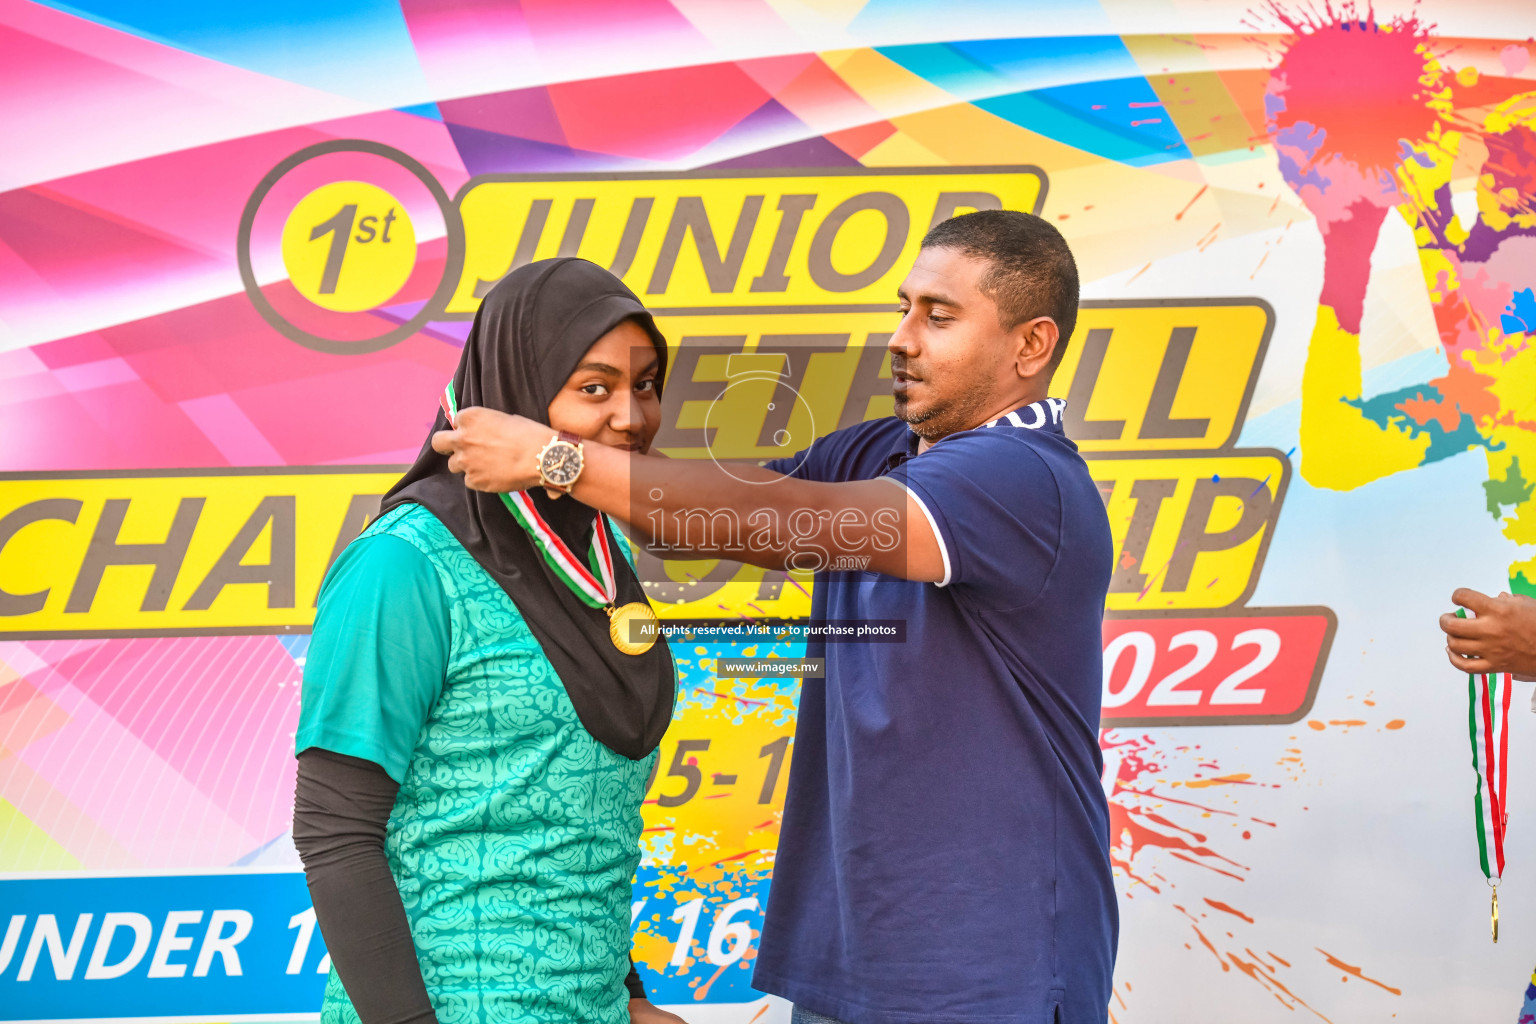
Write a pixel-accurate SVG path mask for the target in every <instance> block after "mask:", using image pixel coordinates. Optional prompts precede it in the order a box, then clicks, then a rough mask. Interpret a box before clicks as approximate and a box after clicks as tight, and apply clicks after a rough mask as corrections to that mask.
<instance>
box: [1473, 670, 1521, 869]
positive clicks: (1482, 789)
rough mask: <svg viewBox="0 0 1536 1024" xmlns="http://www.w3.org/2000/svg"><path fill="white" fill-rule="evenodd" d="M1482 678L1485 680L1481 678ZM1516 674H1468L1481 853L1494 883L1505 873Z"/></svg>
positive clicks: (1479, 848) (1483, 864)
mask: <svg viewBox="0 0 1536 1024" xmlns="http://www.w3.org/2000/svg"><path fill="white" fill-rule="evenodd" d="M1479 678H1480V679H1481V681H1479ZM1513 689H1514V681H1513V679H1512V677H1511V676H1510V675H1509V674H1508V673H1505V674H1504V675H1503V677H1502V678H1501V677H1500V676H1497V675H1491V674H1484V675H1483V676H1481V677H1478V676H1473V675H1469V676H1467V698H1468V704H1469V714H1468V730H1469V732H1470V734H1471V739H1472V767H1474V768H1476V769H1477V791H1476V793H1475V794H1474V798H1473V805H1474V807H1475V808H1476V810H1477V855H1478V860H1479V861H1480V862H1481V866H1482V869H1483V875H1484V876H1485V877H1486V878H1487V879H1488V880H1489V881H1490V882H1492V883H1493V884H1494V885H1498V884H1499V879H1500V878H1501V877H1502V876H1503V874H1504V827H1505V824H1506V822H1507V813H1508V812H1507V810H1506V806H1507V805H1506V803H1505V794H1506V793H1507V792H1508V782H1509V769H1508V764H1507V755H1508V753H1509V728H1508V723H1509V697H1510V691H1512V690H1513Z"/></svg>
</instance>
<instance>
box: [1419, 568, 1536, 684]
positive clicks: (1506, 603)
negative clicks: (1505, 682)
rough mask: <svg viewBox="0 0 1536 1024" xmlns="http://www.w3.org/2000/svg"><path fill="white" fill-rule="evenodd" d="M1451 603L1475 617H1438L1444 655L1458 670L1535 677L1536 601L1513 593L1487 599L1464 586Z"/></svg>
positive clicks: (1450, 614) (1453, 595)
mask: <svg viewBox="0 0 1536 1024" xmlns="http://www.w3.org/2000/svg"><path fill="white" fill-rule="evenodd" d="M1451 601H1452V603H1454V604H1457V605H1460V606H1461V607H1463V608H1465V609H1467V610H1468V611H1470V612H1472V613H1473V614H1474V615H1475V616H1476V618H1465V619H1463V618H1461V617H1460V616H1457V615H1455V614H1454V613H1452V612H1447V613H1445V614H1444V615H1442V616H1440V628H1441V629H1442V630H1444V631H1445V634H1446V653H1447V655H1448V656H1449V658H1450V659H1451V664H1452V665H1454V666H1456V669H1457V671H1459V672H1469V673H1472V674H1474V675H1477V674H1481V673H1484V672H1488V673H1497V672H1511V673H1513V674H1515V675H1516V676H1520V677H1522V678H1523V677H1527V676H1536V600H1532V599H1531V598H1529V597H1522V596H1518V595H1514V594H1500V595H1499V596H1498V597H1489V596H1487V595H1486V594H1480V593H1478V592H1477V591H1475V590H1468V589H1467V588H1465V587H1463V588H1461V589H1460V590H1458V591H1456V593H1454V594H1452V595H1451Z"/></svg>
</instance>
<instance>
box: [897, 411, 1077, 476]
mask: <svg viewBox="0 0 1536 1024" xmlns="http://www.w3.org/2000/svg"><path fill="white" fill-rule="evenodd" d="M1066 411H1067V403H1066V400H1065V399H1062V398H1042V399H1041V400H1040V401H1038V402H1030V403H1029V404H1028V405H1021V406H1019V407H1018V408H1017V409H1013V410H1010V411H1009V412H1005V413H1003V414H1002V415H1001V416H999V417H998V418H997V419H995V420H992V421H990V422H988V423H983V424H982V425H981V427H979V428H977V429H984V428H986V427H996V426H999V425H1003V426H1012V427H1023V428H1024V429H1025V430H1044V431H1046V432H1047V433H1051V434H1061V433H1064V432H1065V431H1064V430H1063V429H1062V418H1063V416H1064V415H1065V413H1066ZM922 440H923V439H922V438H920V437H918V436H917V434H915V433H913V432H912V431H911V430H908V431H907V432H906V433H905V434H903V435H902V436H901V437H900V438H899V439H898V440H897V442H896V446H895V447H894V448H892V449H891V453H890V454H889V455H887V456H886V458H885V471H886V472H887V473H889V472H890V471H891V470H893V469H895V468H896V467H897V466H899V465H901V464H902V463H903V462H906V461H907V460H908V459H910V458H912V457H913V456H914V455H916V454H917V449H918V445H920V444H921V443H922Z"/></svg>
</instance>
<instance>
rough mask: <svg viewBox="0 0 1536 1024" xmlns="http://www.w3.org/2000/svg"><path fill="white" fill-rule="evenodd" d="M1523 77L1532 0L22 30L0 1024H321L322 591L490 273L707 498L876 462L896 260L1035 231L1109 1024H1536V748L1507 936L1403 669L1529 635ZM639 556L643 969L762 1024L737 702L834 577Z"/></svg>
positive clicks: (38, 24) (1454, 729) (433, 7)
mask: <svg viewBox="0 0 1536 1024" xmlns="http://www.w3.org/2000/svg"><path fill="white" fill-rule="evenodd" d="M1533 57H1536V9H1533V8H1532V7H1531V5H1530V4H1528V3H1522V2H1516V0H1479V2H1463V3H1456V4H1452V3H1449V2H1446V0H1422V2H1420V3H1409V2H1406V0H1403V2H1390V3H1387V2H1384V3H1380V4H1376V5H1373V6H1365V7H1359V6H1356V5H1354V4H1351V3H1347V2H1335V3H1331V4H1330V3H1325V4H1322V5H1318V4H1315V3H1301V2H1294V3H1293V2H1288V0H1267V2H1264V3H1245V2H1234V3H1228V2H1204V3H1198V4H1197V3H1193V2H1187V0H1169V2H1167V3H1161V4H1145V3H1133V2H1130V0H1054V2H1050V3H1046V2H1034V0H969V2H965V0H962V2H954V3H947V4H943V5H940V6H936V5H933V4H919V3H914V2H911V0H741V2H734V3H728V4H723V3H716V2H711V0H465V2H461V3H438V2H429V0H398V2H395V0H389V2H386V0H348V2H345V3H344V2H341V0H306V2H303V3H299V2H296V0H278V2H271V3H263V4H255V5H233V6H231V5H217V4H214V5H210V4H190V3H180V2H163V3H148V2H137V3H135V2H131V0H78V2H74V3H55V2H47V3H34V2H27V0H0V68H4V69H5V72H4V77H3V79H0V81H3V83H4V84H3V89H4V92H3V102H0V134H3V137H4V138H5V139H7V140H8V141H7V143H6V145H5V147H4V151H3V156H0V439H3V443H0V1019H5V1020H33V1021H36V1020H56V1021H64V1020H71V1021H76V1020H101V1019H112V1018H123V1019H136V1020H156V1021H170V1020H180V1021H187V1022H204V1021H206V1022H210V1024H211V1022H213V1021H227V1020H232V1019H243V1020H312V1019H314V1018H315V1014H316V1013H317V1012H318V1007H319V1001H320V993H321V988H322V986H323V983H324V972H325V971H326V970H328V968H329V962H328V959H327V958H326V954H325V950H324V942H323V939H322V937H321V936H320V934H319V932H318V929H317V928H316V927H315V925H314V916H313V910H312V909H311V908H310V906H309V904H308V901H307V892H306V890H305V888H304V885H303V878H302V874H301V873H300V871H299V862H298V857H297V854H296V853H295V851H294V849H293V844H292V842H291V839H290V835H289V827H290V826H289V822H290V818H291V813H292V792H293V783H294V759H293V749H292V748H293V735H294V730H295V723H296V721H297V714H298V699H299V681H300V678H301V675H302V672H303V666H304V659H305V654H306V651H307V648H308V631H309V629H310V627H311V624H312V622H313V619H314V610H315V601H316V593H317V591H318V588H319V585H320V581H321V579H322V578H323V576H324V573H325V571H326V569H327V568H328V566H329V565H330V564H331V562H332V561H333V560H334V559H335V557H336V556H337V554H338V553H339V552H340V551H341V549H342V548H343V547H345V545H346V544H347V543H348V542H349V541H350V540H351V539H352V538H353V537H355V536H356V535H357V534H358V532H359V531H361V530H362V529H363V528H364V527H365V526H366V524H367V523H368V522H369V520H370V519H371V518H372V517H373V516H374V515H376V513H377V510H378V505H379V501H380V498H381V496H382V495H383V494H384V492H385V491H386V490H387V489H388V487H389V486H390V485H391V483H392V482H393V480H394V479H395V478H396V477H397V476H398V474H399V472H400V471H401V469H402V467H403V466H404V465H405V464H408V463H409V462H410V461H412V459H413V458H414V457H415V455H416V453H417V451H418V449H419V447H420V445H421V443H422V440H423V438H424V437H425V435H426V433H427V431H428V429H429V427H430V425H431V423H432V421H433V417H434V415H435V413H436V410H437V407H438V397H439V393H440V391H441V389H442V387H443V383H444V381H445V380H447V379H448V378H449V377H450V376H451V373H452V370H453V368H454V366H455V365H456V363H457V361H458V358H459V352H460V349H461V348H462V346H463V344H464V340H465V337H466V335H467V332H468V330H469V322H470V319H471V318H472V317H473V315H474V312H475V310H476V308H477V306H478V304H479V302H480V300H481V298H482V297H483V296H484V295H485V293H486V291H487V290H488V289H489V287H490V286H491V285H492V284H494V283H495V281H497V280H498V279H500V278H501V277H502V276H503V275H505V274H506V273H507V272H509V271H510V270H512V269H514V268H516V267H518V266H520V265H522V264H524V263H527V262H529V261H531V260H536V259H543V258H546V257H552V256H557V255H579V256H582V257H585V258H587V259H590V260H592V261H594V262H596V263H599V264H601V265H602V266H605V267H608V268H610V269H611V270H612V271H613V272H614V273H615V274H618V275H619V276H621V277H622V278H623V279H624V280H625V282H626V283H627V284H628V285H629V286H630V287H631V288H632V289H633V290H634V291H635V292H636V293H637V294H638V295H639V296H640V297H641V298H642V300H643V301H645V303H646V304H647V305H648V306H649V307H650V308H651V309H653V310H654V312H655V314H656V318H657V323H658V325H659V326H660V327H661V329H662V331H663V332H664V333H665V334H666V336H667V338H668V339H669V342H670V343H671V344H672V345H673V346H674V348H673V353H672V359H671V360H670V369H669V377H668V381H667V387H666V395H667V401H666V403H665V410H664V418H663V425H662V430H661V433H660V435H659V436H658V438H657V442H656V446H657V447H658V448H659V449H661V450H662V451H664V452H665V453H666V454H668V455H669V456H671V457H674V458H689V459H714V460H716V461H718V462H720V463H721V464H722V465H724V466H726V467H727V468H729V467H730V466H731V465H732V464H733V463H736V462H743V463H755V462H757V461H759V460H762V459H765V458H771V457H775V456H778V455H782V454H787V453H790V452H793V451H796V450H798V449H800V448H802V447H804V446H805V445H807V444H809V443H810V442H811V441H812V440H813V439H814V438H816V437H818V436H822V435H824V434H826V433H828V432H829V431H832V430H835V429H838V428H840V427H845V426H849V425H851V424H855V423H858V422H861V421H863V420H866V419H870V418H875V417H880V416H885V415H889V414H890V413H891V410H892V403H891V396H890V364H889V356H888V354H887V352H886V349H885V342H886V341H887V339H888V338H889V336H890V334H891V332H892V331H893V330H894V328H895V325H896V322H897V315H896V313H895V308H896V307H895V289H896V286H897V285H898V284H899V282H900V281H901V279H902V278H903V276H904V275H905V273H906V271H907V269H908V267H909V266H910V264H911V262H912V259H913V257H914V255H915V253H916V252H917V249H918V246H919V242H920V239H921V238H922V236H923V234H924V232H926V231H927V229H928V228H929V227H930V226H931V225H933V224H934V223H937V222H938V221H941V220H943V219H945V218H946V217H949V216H952V215H954V214H956V213H962V212H966V211H969V210H976V209H994V208H1007V209H1017V210H1026V211H1031V212H1034V213H1037V214H1039V215H1040V216H1042V217H1046V218H1048V219H1049V220H1050V221H1051V222H1052V223H1053V224H1056V225H1057V226H1058V227H1060V229H1061V230H1062V231H1063V232H1064V233H1065V235H1066V236H1067V238H1068V240H1069V241H1070V242H1071V244H1072V246H1073V249H1074V252H1075V253H1076V255H1077V258H1078V262H1079V267H1080V270H1081V274H1082V279H1083V282H1084V288H1083V296H1084V302H1083V311H1082V315H1081V318H1080V321H1079V325H1078V328H1077V330H1076V332H1075V334H1074V336H1073V337H1072V339H1071V341H1070V347H1069V349H1068V352H1067V354H1066V357H1065V360H1064V362H1063V363H1062V365H1061V368H1060V370H1059V372H1058V374H1057V377H1056V379H1055V382H1054V384H1053V388H1052V394H1053V396H1054V397H1056V398H1060V399H1064V400H1065V401H1066V407H1065V408H1066V413H1065V415H1066V422H1067V430H1068V433H1069V435H1070V436H1072V437H1073V438H1075V439H1076V441H1077V443H1078V444H1079V446H1080V447H1081V449H1082V451H1083V452H1084V454H1085V456H1086V457H1087V459H1088V463H1089V467H1090V470H1091V472H1092V475H1093V478H1094V479H1095V481H1097V482H1098V484H1099V487H1100V491H1101V493H1102V494H1103V497H1104V500H1105V503H1106V506H1107V508H1108V510H1109V516H1110V520H1111V525H1112V528H1113V532H1114V539H1115V544H1116V555H1117V562H1116V570H1115V575H1114V579H1113V582H1112V584H1111V589H1110V595H1109V600H1108V616H1107V619H1106V622H1105V629H1104V653H1105V669H1104V691H1103V693H1104V719H1103V729H1102V732H1101V746H1102V748H1103V752H1104V757H1105V773H1104V778H1103V784H1104V788H1105V792H1106V794H1107V795H1108V798H1109V801H1110V807H1111V815H1112V830H1113V831H1112V841H1113V860H1114V868H1115V878H1116V883H1117V885H1118V887H1119V892H1120V896H1121V900H1120V907H1121V915H1122V933H1121V944H1120V955H1119V962H1118V965H1117V971H1116V983H1115V991H1114V999H1113V1001H1112V1003H1111V1006H1110V1016H1111V1019H1112V1020H1113V1021H1114V1022H1115V1024H1133V1022H1164V1021H1169V1020H1180V1021H1187V1022H1190V1024H1202V1022H1209V1024H1230V1022H1232V1021H1237V1020H1241V1021H1245V1022H1246V1021H1252V1022H1259V1024H1263V1022H1270V1021H1293V1020H1296V1019H1297V1018H1298V1015H1300V1016H1305V1017H1309V1018H1317V1019H1320V1020H1324V1021H1334V1022H1343V1021H1354V1020H1387V1019H1395V1020H1401V1021H1418V1020H1422V1021H1431V1020H1433V1021H1442V1020H1458V1021H1472V1020H1476V1021H1479V1022H1481V1021H1501V1020H1509V1021H1515V1020H1516V1019H1517V1018H1519V1015H1520V1013H1521V1000H1522V992H1523V991H1524V986H1525V985H1526V983H1527V981H1528V979H1529V975H1530V970H1531V966H1532V963H1533V962H1536V864H1532V863H1531V862H1530V860H1529V858H1527V857H1524V856H1523V855H1522V851H1525V850H1530V849H1536V845H1533V844H1536V831H1533V828H1532V826H1531V825H1530V824H1528V821H1529V820H1530V819H1531V817H1532V814H1531V812H1532V811H1533V810H1536V758H1533V757H1532V756H1531V754H1530V753H1529V751H1530V749H1531V744H1532V743H1533V742H1536V728H1533V725H1536V719H1533V718H1532V717H1531V716H1529V715H1528V714H1526V713H1524V712H1523V711H1522V708H1523V707H1524V705H1525V704H1526V702H1527V700H1528V699H1529V697H1530V692H1529V686H1528V685H1527V684H1521V683H1515V684H1513V685H1514V687H1515V692H1514V694H1513V700H1512V703H1511V708H1512V710H1511V712H1510V714H1509V716H1508V717H1507V718H1501V719H1500V721H1501V722H1502V723H1503V725H1502V726H1501V727H1502V728H1503V729H1505V730H1506V731H1507V744H1508V756H1507V758H1505V757H1503V756H1502V755H1501V757H1500V766H1501V767H1500V771H1501V773H1507V780H1508V794H1507V799H1506V802H1504V803H1503V804H1502V812H1503V813H1504V814H1505V815H1507V825H1506V826H1505V827H1506V828H1507V832H1501V834H1503V835H1506V837H1507V841H1506V844H1505V846H1504V849H1505V851H1506V854H1507V857H1506V864H1505V869H1504V874H1503V881H1502V886H1501V889H1502V891H1501V893H1500V905H1501V918H1502V923H1501V935H1500V942H1499V943H1498V945H1496V946H1493V945H1491V944H1490V942H1489V934H1488V928H1489V921H1488V896H1487V889H1486V886H1485V881H1484V879H1483V878H1482V877H1480V874H1479V872H1478V871H1477V870H1476V869H1475V864H1476V860H1475V857H1476V855H1477V846H1476V837H1477V835H1478V831H1477V822H1476V821H1474V820H1471V819H1472V818H1473V811H1472V809H1471V808H1473V807H1475V806H1476V805H1475V801H1474V800H1473V799H1470V798H1472V797H1473V796H1474V794H1475V791H1476V781H1477V780H1476V773H1475V772H1474V771H1472V770H1471V768H1470V766H1469V765H1468V763H1467V761H1468V758H1467V754H1466V749H1467V748H1466V742H1467V741H1466V738H1465V737H1466V732H1465V730H1466V723H1467V717H1466V715H1467V710H1466V696H1465V682H1464V680H1463V678H1462V676H1460V675H1458V674H1457V673H1456V672H1455V671H1454V670H1452V669H1451V668H1450V667H1449V666H1448V665H1447V664H1446V662H1445V660H1444V655H1443V652H1442V639H1441V637H1440V634H1439V633H1438V630H1437V629H1436V626H1435V617H1436V616H1437V615H1438V614H1439V613H1441V612H1443V611H1445V610H1446V609H1447V606H1448V598H1449V594H1450V592H1451V590H1452V589H1453V588H1454V587H1456V586H1460V585H1468V586H1474V587H1477V588H1479V589H1482V590H1484V591H1492V592H1497V591H1498V590H1500V589H1509V590H1513V591H1515V592H1519V593H1526V594H1532V595H1536V551H1533V550H1532V545H1536V477H1533V476H1528V475H1527V474H1532V473H1533V472H1536V350H1533V348H1532V346H1531V340H1532V338H1536V60H1533ZM1522 463H1523V465H1522ZM699 528H701V529H707V528H708V524H707V523H704V522H701V523H700V525H699ZM639 557H640V564H641V568H642V574H643V578H644V579H646V581H647V584H646V585H647V588H648V593H649V595H650V597H651V600H652V603H653V605H654V606H655V607H656V609H657V611H658V613H659V614H660V615H661V617H662V620H663V622H664V623H665V624H666V626H667V628H668V629H669V630H670V631H672V645H673V650H674V653H675V656H676V662H677V665H678V669H679V673H680V680H679V696H678V704H677V709H678V710H677V716H676V719H675V721H674V723H673V725H672V728H671V730H670V732H669V733H668V734H667V737H666V739H665V740H664V741H663V743H662V747H661V758H660V763H659V765H658V769H657V772H656V775H655V777H654V778H653V780H652V782H651V784H650V788H649V790H648V792H647V800H646V805H645V816H646V827H645V832H644V837H643V841H642V842H643V860H642V864H641V868H640V871H639V873H638V875H637V877H636V879H635V883H634V899H633V903H632V917H633V922H634V943H635V945H634V957H635V960H636V962H637V963H638V964H639V965H640V969H641V973H642V976H643V978H644V980H645V983H646V985H647V987H648V989H649V990H650V992H651V994H652V997H653V999H654V1001H656V1002H658V1003H663V1004H667V1005H671V1006H674V1007H677V1008H678V1010H679V1012H680V1013H682V1014H683V1015H684V1016H685V1017H687V1019H689V1020H691V1021H695V1022H705V1024H708V1022H721V1024H725V1022H731V1024H749V1022H757V1021H761V1022H782V1021H787V1019H788V1017H787V1012H786V1008H785V1006H784V1005H783V1004H782V1003H779V1002H777V1001H773V1000H767V999H765V997H764V996H763V994H762V993H759V992H757V991H755V990H754V989H753V988H752V986H751V968H752V966H753V963H754V959H755V954H756V948H757V939H758V935H759V930H760V928H761V924H762V919H763V911H764V908H765V907H766V905H767V903H768V901H769V900H770V898H771V881H772V874H773V864H774V859H775V856H776V848H777V843H778V829H779V823H780V819H781V815H782V809H783V800H784V790H785V780H786V779H787V773H788V769H789V765H790V762H791V760H792V757H793V731H794V721H795V712H796V707H797V703H798V695H799V683H798V680H797V679H795V678H793V677H781V676H777V675H766V676H762V677H752V676H747V677H745V678H742V677H738V676H737V675H736V674H735V673H733V672H726V671H725V670H724V668H723V666H722V662H723V661H724V660H725V659H738V660H741V659H746V660H748V661H749V663H750V662H751V660H757V661H762V660H767V659H774V658H785V659H788V658H798V657H800V656H801V655H802V654H803V653H804V642H803V638H802V637H800V636H799V635H797V634H796V633H795V632H794V630H793V629H792V628H787V627H792V626H794V624H795V623H797V622H799V621H800V620H803V619H804V617H805V616H806V615H807V614H808V612H809V607H810V602H809V594H810V588H811V586H812V584H811V580H810V578H809V577H808V576H806V575H804V574H797V573H783V572H765V571H763V570H759V569H752V568H745V567H742V566H739V565H735V564H730V563H721V562H715V561H697V560H695V561H683V560H667V559H662V558H660V557H658V556H657V555H654V554H650V553H641V554H640V556H639ZM914 665H920V655H919V654H917V653H915V655H914ZM956 685H957V686H962V687H963V685H964V680H957V681H956ZM1522 687H1524V688H1523V689H1522ZM1501 777H1502V776H1501ZM892 896H893V898H901V896H902V894H900V893H896V894H892ZM976 955H977V956H978V957H984V956H987V955H988V951H987V950H985V949H977V950H976Z"/></svg>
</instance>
